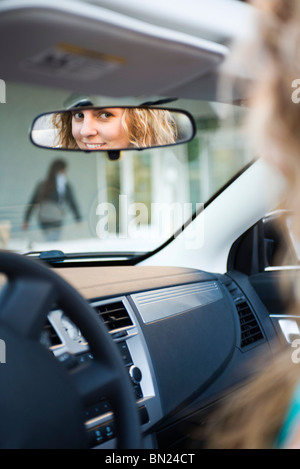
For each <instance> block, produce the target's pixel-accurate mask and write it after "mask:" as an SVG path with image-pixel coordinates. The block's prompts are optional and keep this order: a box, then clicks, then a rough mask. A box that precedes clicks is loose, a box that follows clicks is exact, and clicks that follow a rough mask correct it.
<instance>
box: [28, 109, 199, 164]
mask: <svg viewBox="0 0 300 469" xmlns="http://www.w3.org/2000/svg"><path fill="white" fill-rule="evenodd" d="M107 108H109V109H114V108H118V109H135V108H138V109H157V110H162V111H169V112H171V113H172V112H174V113H180V114H183V115H185V116H186V117H187V118H188V119H189V122H190V124H191V136H190V137H189V138H187V139H184V140H180V141H179V142H175V143H168V144H164V145H155V146H146V147H140V148H139V147H132V148H131V147H130V148H127V147H126V148H120V149H116V150H107V149H106V150H82V149H81V148H59V147H57V148H56V147H46V146H43V145H39V144H38V143H36V142H35V141H34V140H33V137H32V131H33V129H34V125H35V123H36V121H37V120H38V119H40V118H41V117H44V116H47V115H51V114H58V113H62V112H72V111H80V110H82V111H84V110H90V109H107ZM195 135H196V123H195V119H194V117H193V116H192V114H191V113H190V112H188V111H186V110H184V109H180V108H170V107H160V106H144V105H141V106H133V105H130V106H125V105H121V106H117V105H113V106H110V105H108V106H95V105H89V106H74V107H71V108H69V109H59V110H54V111H49V112H43V113H40V114H38V115H37V116H36V117H35V118H34V120H33V121H32V124H31V126H30V129H29V139H30V141H31V143H32V144H33V145H34V146H35V147H37V148H42V149H43V150H55V151H71V152H82V153H107V154H108V156H109V158H110V159H111V160H115V159H118V158H119V157H120V152H123V151H143V150H149V149H156V148H164V147H171V146H176V145H181V144H184V143H188V142H190V141H191V140H193V138H194V137H195Z"/></svg>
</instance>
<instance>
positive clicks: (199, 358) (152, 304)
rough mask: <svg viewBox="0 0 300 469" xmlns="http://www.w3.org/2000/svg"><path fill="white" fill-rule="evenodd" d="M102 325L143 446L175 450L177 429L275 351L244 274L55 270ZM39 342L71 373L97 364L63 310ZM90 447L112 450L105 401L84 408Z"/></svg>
mask: <svg viewBox="0 0 300 469" xmlns="http://www.w3.org/2000/svg"><path fill="white" fill-rule="evenodd" d="M55 270H56V272H57V273H58V274H59V275H62V276H63V277H64V278H65V279H66V280H67V281H68V282H69V283H70V284H72V285H73V286H74V287H75V288H76V289H77V290H78V291H79V292H80V293H81V294H82V295H83V296H84V297H85V298H86V299H87V300H88V301H89V302H90V304H91V306H92V307H93V309H94V310H95V312H96V314H97V315H98V316H99V317H100V318H101V320H102V321H104V323H105V325H106V327H107V328H108V331H109V333H110V334H111V336H112V339H113V340H114V342H115V344H116V346H117V347H118V349H119V351H120V354H121V356H122V358H123V362H124V367H126V369H127V370H128V374H129V376H130V379H131V382H132V389H133V392H134V393H135V398H136V401H137V405H138V408H139V415H140V421H141V425H142V430H143V435H144V446H145V448H157V447H159V448H161V447H168V448H169V447H172V446H174V445H175V444H176V441H177V440H178V433H179V434H180V428H181V425H182V424H183V423H184V427H185V428H186V425H188V423H189V421H190V417H191V416H192V419H193V420H194V418H195V415H197V416H198V417H199V419H200V421H201V415H202V413H203V414H204V413H205V409H207V408H208V407H209V406H211V405H212V404H213V403H214V402H216V401H218V399H219V397H220V396H222V395H223V394H224V392H227V391H228V390H229V389H230V387H231V386H234V385H236V384H237V383H239V382H241V381H242V380H243V379H245V378H246V377H247V375H248V373H249V371H248V369H247V363H248V360H252V359H253V358H254V357H255V356H256V355H257V354H259V353H260V352H261V350H263V352H264V353H266V350H267V351H268V350H269V351H270V353H271V351H272V341H273V339H274V338H275V337H276V329H275V327H274V324H273V322H272V320H271V319H270V315H269V312H268V310H267V309H266V307H265V306H264V304H263V303H262V302H261V300H260V299H259V297H258V295H257V294H256V292H255V290H254V289H253V287H252V286H251V285H250V283H249V281H248V277H247V276H246V275H243V274H241V273H238V272H230V273H227V274H226V275H219V274H211V273H207V272H203V271H198V270H196V269H184V268H175V267H174V268H173V267H145V266H143V267H138V266H134V267H125V266H122V267H84V268H81V269H76V268H71V267H63V268H59V269H55ZM41 340H42V342H43V343H44V345H45V346H47V347H48V348H50V349H51V350H52V352H53V353H54V354H55V356H56V357H57V359H58V360H59V361H61V362H62V363H63V364H64V366H66V368H68V369H70V370H71V369H72V368H74V367H77V366H81V365H82V364H84V363H86V362H88V361H89V360H93V356H92V353H91V352H90V350H89V346H88V343H87V342H86V340H85V338H84V337H83V336H82V334H81V332H80V330H79V329H78V327H77V326H76V325H75V324H73V323H72V321H70V319H69V318H68V317H66V316H65V314H64V312H63V311H61V310H60V309H54V310H53V311H51V313H50V314H49V316H48V319H47V324H46V325H45V328H44V331H43V335H42V339H41ZM85 416H86V422H85V427H86V431H87V434H88V440H89V446H90V447H99V448H114V445H115V433H114V421H113V413H112V411H111V409H110V404H109V401H108V400H107V398H106V396H99V401H98V402H97V403H96V405H93V406H92V407H90V408H86V409H85Z"/></svg>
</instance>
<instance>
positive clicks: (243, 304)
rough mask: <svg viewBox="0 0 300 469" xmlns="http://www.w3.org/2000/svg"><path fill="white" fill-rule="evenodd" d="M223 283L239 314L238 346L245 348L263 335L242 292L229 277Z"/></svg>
mask: <svg viewBox="0 0 300 469" xmlns="http://www.w3.org/2000/svg"><path fill="white" fill-rule="evenodd" d="M224 285H225V286H226V288H227V290H228V291H229V293H230V295H231V297H232V299H233V301H234V303H235V306H236V309H237V312H238V315H239V320H240V327H241V344H240V347H241V348H245V347H247V346H249V345H253V344H255V343H256V342H258V341H259V340H261V339H263V338H264V336H263V333H262V331H261V328H260V326H259V323H258V321H257V319H256V317H255V315H254V313H253V311H252V309H251V308H250V306H249V304H248V302H247V300H246V298H245V295H244V293H243V292H242V290H241V289H240V288H239V287H238V285H237V284H236V283H235V282H234V281H233V280H231V279H230V278H226V279H225V280H224Z"/></svg>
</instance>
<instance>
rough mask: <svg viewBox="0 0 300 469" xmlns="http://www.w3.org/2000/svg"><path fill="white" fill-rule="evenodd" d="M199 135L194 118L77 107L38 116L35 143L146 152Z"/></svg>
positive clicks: (163, 112)
mask: <svg viewBox="0 0 300 469" xmlns="http://www.w3.org/2000/svg"><path fill="white" fill-rule="evenodd" d="M194 134H195V125H194V120H193V118H192V116H191V115H190V114H189V113H187V112H185V111H182V110H177V109H166V108H153V107H93V106H89V107H77V108H73V109H70V110H67V111H66V110H65V111H57V112H51V113H46V114H41V115H39V116H37V117H36V118H35V120H34V122H33V124H32V127H31V132H30V136H31V141H32V143H33V144H34V145H36V146H38V147H42V148H54V149H55V150H81V151H82V150H83V151H88V152H90V151H108V152H110V151H113V152H118V151H120V150H134V149H136V150H142V149H145V148H153V147H161V146H166V145H176V144H179V143H185V142H188V141H189V140H191V139H192V138H193V137H194Z"/></svg>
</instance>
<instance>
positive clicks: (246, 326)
mask: <svg viewBox="0 0 300 469" xmlns="http://www.w3.org/2000/svg"><path fill="white" fill-rule="evenodd" d="M236 308H237V311H238V315H239V318H240V324H241V347H242V348H243V347H246V346H247V345H251V344H254V343H255V342H257V341H258V340H261V339H263V337H264V336H263V334H262V332H261V330H260V327H259V324H258V322H257V320H256V318H255V316H254V314H253V312H252V311H251V309H250V307H249V305H248V304H247V303H246V301H242V302H241V303H237V304H236Z"/></svg>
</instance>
